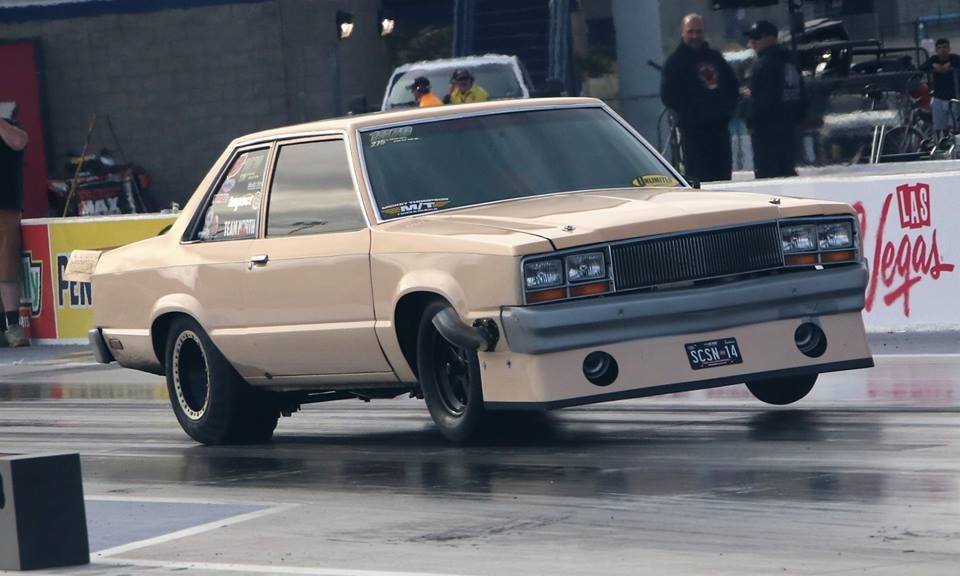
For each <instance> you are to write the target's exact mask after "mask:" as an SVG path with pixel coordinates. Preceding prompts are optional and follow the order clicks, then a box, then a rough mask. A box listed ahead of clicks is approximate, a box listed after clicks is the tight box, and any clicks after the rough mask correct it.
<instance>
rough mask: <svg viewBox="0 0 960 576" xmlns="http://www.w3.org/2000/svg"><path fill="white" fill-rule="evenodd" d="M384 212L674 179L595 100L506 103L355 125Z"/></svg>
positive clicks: (393, 214)
mask: <svg viewBox="0 0 960 576" xmlns="http://www.w3.org/2000/svg"><path fill="white" fill-rule="evenodd" d="M361 141H362V145H363V154H364V162H365V163H366V168H367V175H368V177H369V178H370V186H371V189H372V192H373V195H374V198H375V201H376V204H377V208H378V210H379V212H380V217H381V219H383V220H389V219H391V218H396V217H398V216H406V215H410V214H419V213H423V212H432V211H435V210H439V209H444V208H458V207H462V206H471V205H474V204H483V203H486V202H494V201H497V200H505V199H509V198H524V197H528V196H539V195H542V194H552V193H555V192H568V191H574V190H593V189H602V188H625V187H631V186H679V183H678V182H677V180H676V179H675V178H674V177H673V174H672V173H671V172H670V170H669V168H668V167H667V166H666V165H665V164H663V163H662V162H660V161H659V160H658V159H657V158H656V157H655V156H653V155H652V154H651V152H650V151H648V150H647V148H646V147H645V146H643V144H641V143H640V141H639V140H637V139H636V138H635V137H634V136H633V134H632V133H631V132H630V131H628V130H627V129H626V128H625V127H623V126H622V125H621V124H620V123H619V122H617V120H615V119H614V118H613V117H612V116H610V115H609V114H608V113H607V112H606V111H604V110H603V109H602V108H566V109H559V110H534V111H526V112H509V113H502V114H488V115H481V116H473V117H467V118H463V117H456V118H449V119H440V120H437V121H433V122H427V123H420V124H409V125H406V126H403V125H401V126H394V127H391V128H386V129H371V130H369V131H364V132H362V133H361Z"/></svg>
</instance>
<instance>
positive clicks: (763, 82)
mask: <svg viewBox="0 0 960 576" xmlns="http://www.w3.org/2000/svg"><path fill="white" fill-rule="evenodd" d="M777 34H778V30H777V27H776V26H775V25H774V24H773V23H771V22H768V21H766V20H757V21H756V22H755V23H754V24H753V26H751V27H750V29H749V30H747V31H746V32H744V35H745V36H746V37H747V38H748V39H749V42H750V47H751V48H753V50H754V51H755V52H756V53H757V58H756V60H755V61H754V63H753V67H752V68H751V69H750V72H749V87H745V88H743V89H742V90H741V93H742V94H743V95H744V96H745V97H746V121H747V128H748V129H749V130H750V136H751V143H752V144H753V172H754V175H755V176H756V177H757V178H778V177H781V176H796V175H797V171H796V163H797V125H798V124H799V123H800V122H801V121H802V120H803V116H804V110H805V107H806V93H805V91H804V86H803V78H802V77H801V76H800V69H799V68H798V67H797V65H796V64H795V63H794V61H793V55H792V54H791V53H790V51H789V50H788V49H787V48H785V47H784V46H782V45H781V44H780V43H779V41H778V40H777Z"/></svg>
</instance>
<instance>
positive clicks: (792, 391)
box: [746, 374, 819, 406]
mask: <svg viewBox="0 0 960 576" xmlns="http://www.w3.org/2000/svg"><path fill="white" fill-rule="evenodd" d="M817 376H819V375H818V374H808V375H804V376H791V377H789V378H773V379H770V380H754V381H753V382H747V383H746V384H747V388H748V389H749V390H750V393H751V394H753V396H754V397H755V398H756V399H757V400H760V401H761V402H766V403H767V404H774V405H777V406H785V405H787V404H793V403H794V402H796V401H798V400H801V399H802V398H803V397H804V396H806V395H807V394H809V393H810V391H811V390H813V385H814V384H816V383H817Z"/></svg>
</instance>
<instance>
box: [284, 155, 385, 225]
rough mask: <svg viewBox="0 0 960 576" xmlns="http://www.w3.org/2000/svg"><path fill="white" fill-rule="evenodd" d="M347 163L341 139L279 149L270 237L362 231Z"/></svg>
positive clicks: (361, 214) (361, 218)
mask: <svg viewBox="0 0 960 576" xmlns="http://www.w3.org/2000/svg"><path fill="white" fill-rule="evenodd" d="M347 162H348V160H347V151H346V148H345V147H344V145H343V141H342V140H325V141H322V142H307V143H304V144H288V145H286V146H283V147H281V148H280V151H279V155H278V157H277V167H276V170H275V172H274V174H273V183H272V184H271V187H270V202H269V206H268V208H267V237H268V238H276V237H281V236H300V235H305V234H325V233H328V232H342V231H346V230H359V229H361V228H364V227H365V226H366V221H365V220H364V218H363V210H362V208H361V207H360V201H359V200H358V198H357V193H356V192H355V191H354V188H353V180H352V179H351V178H350V168H349V165H348V164H347Z"/></svg>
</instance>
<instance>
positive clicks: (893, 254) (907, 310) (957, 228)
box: [704, 163, 960, 332]
mask: <svg viewBox="0 0 960 576" xmlns="http://www.w3.org/2000/svg"><path fill="white" fill-rule="evenodd" d="M933 164H934V163H930V166H932V165H933ZM911 168H912V169H913V170H921V172H899V173H881V174H871V173H870V172H863V171H858V172H856V173H854V174H851V175H847V176H845V175H842V174H825V175H822V176H810V177H797V178H782V179H770V180H744V181H735V182H723V183H711V184H708V185H705V186H704V188H705V189H711V190H739V191H743V192H760V193H767V194H770V195H775V196H800V197H807V198H820V199H825V200H838V201H841V202H847V203H849V204H851V205H853V207H854V209H856V211H857V214H858V215H859V219H860V228H861V231H862V235H863V251H864V256H865V257H866V258H867V260H868V261H869V264H870V283H869V285H868V287H867V294H866V309H865V311H864V322H865V324H866V327H867V330H868V331H869V332H923V331H938V332H940V331H949V332H954V331H957V330H960V299H958V295H960V270H957V268H956V267H957V264H960V170H956V169H955V170H947V171H936V172H935V171H929V172H927V171H923V170H924V163H914V165H912V166H911ZM889 170H890V168H889V167H884V168H883V170H882V171H883V172H888V171H889Z"/></svg>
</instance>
